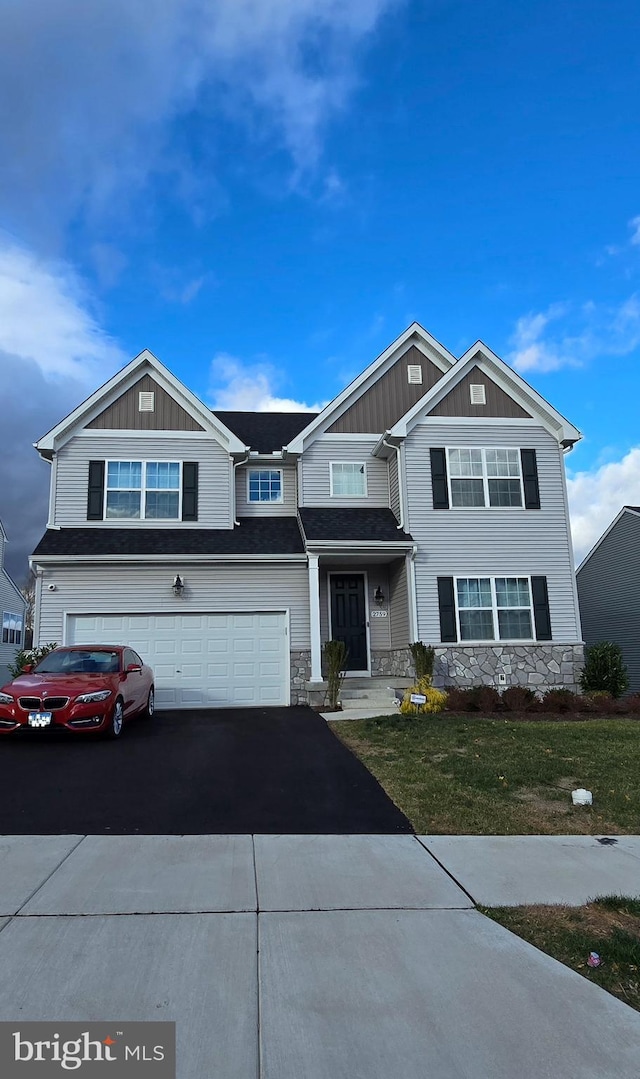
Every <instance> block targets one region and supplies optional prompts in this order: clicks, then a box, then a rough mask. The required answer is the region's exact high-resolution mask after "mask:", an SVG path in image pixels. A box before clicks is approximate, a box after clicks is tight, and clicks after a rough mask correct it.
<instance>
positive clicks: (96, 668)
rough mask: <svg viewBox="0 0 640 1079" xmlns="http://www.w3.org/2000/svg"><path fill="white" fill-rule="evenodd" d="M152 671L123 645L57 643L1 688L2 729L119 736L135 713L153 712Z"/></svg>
mask: <svg viewBox="0 0 640 1079" xmlns="http://www.w3.org/2000/svg"><path fill="white" fill-rule="evenodd" d="M153 709H154V690H153V671H152V670H151V668H150V667H147V665H146V663H143V662H142V660H141V659H140V656H139V655H138V653H137V652H134V651H133V649H132V648H127V647H125V646H124V645H113V646H112V645H102V644H96V645H93V644H90V645H80V644H78V645H73V646H71V647H69V648H55V649H54V650H53V652H50V653H49V655H48V656H45V658H44V659H42V660H40V662H39V663H38V664H37V665H36V666H35V667H25V668H24V672H23V673H22V674H21V675H19V677H18V678H16V679H15V680H14V681H13V682H10V683H9V684H8V685H6V686H3V687H2V689H0V734H11V733H13V732H15V731H23V730H25V729H28V728H32V729H38V730H42V729H47V728H48V729H49V730H67V731H73V732H74V733H78V734H79V733H82V734H86V733H89V732H91V733H95V732H100V733H103V734H106V735H108V736H109V737H111V738H118V737H119V736H120V734H121V733H122V727H123V724H124V723H125V722H126V720H128V719H129V718H130V717H131V716H134V715H144V716H147V717H149V718H150V717H151V716H152V715H153Z"/></svg>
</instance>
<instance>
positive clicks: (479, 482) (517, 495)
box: [447, 448, 523, 506]
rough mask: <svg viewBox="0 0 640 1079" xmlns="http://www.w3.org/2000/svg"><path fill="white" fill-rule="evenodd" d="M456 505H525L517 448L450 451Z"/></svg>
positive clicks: (448, 455)
mask: <svg viewBox="0 0 640 1079" xmlns="http://www.w3.org/2000/svg"><path fill="white" fill-rule="evenodd" d="M447 457H448V463H449V469H448V471H449V485H450V491H451V505H452V506H522V505H523V493H522V466H521V459H520V451H519V450H517V449H475V448H473V449H471V448H468V449H467V448H464V449H462V448H461V449H448V450H447Z"/></svg>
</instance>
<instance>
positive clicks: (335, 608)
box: [330, 573, 369, 671]
mask: <svg viewBox="0 0 640 1079" xmlns="http://www.w3.org/2000/svg"><path fill="white" fill-rule="evenodd" d="M330 580H331V636H332V638H333V640H334V641H344V643H345V644H346V646H347V662H346V670H348V671H366V670H367V669H368V667H369V663H368V656H367V618H366V610H365V603H364V575H363V574H362V573H349V574H347V573H345V574H333V575H332V576H331V578H330Z"/></svg>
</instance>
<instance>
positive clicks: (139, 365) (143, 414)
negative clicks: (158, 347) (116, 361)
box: [35, 349, 246, 459]
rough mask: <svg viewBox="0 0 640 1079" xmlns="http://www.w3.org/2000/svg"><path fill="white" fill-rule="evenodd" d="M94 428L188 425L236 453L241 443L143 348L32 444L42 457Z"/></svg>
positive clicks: (159, 428) (181, 427) (177, 428)
mask: <svg viewBox="0 0 640 1079" xmlns="http://www.w3.org/2000/svg"><path fill="white" fill-rule="evenodd" d="M151 395H153V396H151ZM127 424H131V426H127ZM110 425H113V426H110ZM96 429H97V430H115V431H118V432H119V433H122V432H124V431H132V432H139V431H189V432H193V433H199V434H202V435H209V436H210V437H212V438H215V439H216V440H217V441H218V442H219V443H220V444H221V445H222V446H223V448H224V449H225V450H226V451H227V452H228V453H230V454H241V453H244V452H245V449H246V447H245V446H244V444H243V443H242V442H241V441H240V439H239V438H238V437H237V436H236V435H235V434H234V433H233V432H232V431H230V430H229V429H228V428H227V427H226V426H225V425H224V424H223V423H222V422H221V421H220V420H219V419H218V418H217V417H216V416H215V415H214V414H213V413H212V412H211V410H210V409H208V408H207V407H206V406H205V405H204V404H203V402H202V401H200V399H199V398H198V397H196V396H195V394H193V393H192V392H191V390H189V389H187V387H186V386H185V385H184V383H182V382H180V380H179V379H177V378H176V377H175V375H172V374H171V372H170V371H169V370H168V369H167V368H166V367H165V366H164V364H162V363H161V362H160V360H158V359H157V358H156V357H155V356H154V355H153V353H151V352H149V351H148V350H147V349H145V351H144V352H141V353H140V355H139V356H136V357H135V358H134V359H133V360H132V361H131V363H129V364H127V365H126V367H123V368H122V370H120V371H118V372H117V373H116V374H115V375H114V376H113V377H112V378H111V379H109V381H108V382H106V383H105V384H104V385H103V386H101V387H100V388H99V389H97V390H96V391H95V393H93V394H91V396H90V397H88V398H87V399H86V400H85V401H83V402H82V404H80V405H79V406H78V407H77V408H76V409H74V411H73V412H71V413H70V414H69V415H68V416H66V417H65V419H63V420H62V421H61V422H60V423H59V424H57V425H56V426H55V427H54V428H52V430H51V431H48V432H47V434H46V435H44V436H43V437H42V438H41V439H39V441H38V442H36V443H35V446H36V449H37V450H38V452H39V453H40V454H41V455H42V456H43V457H45V458H48V459H51V458H52V456H53V454H54V453H55V452H57V451H58V450H59V449H60V448H61V447H62V446H64V445H65V444H66V443H67V442H68V441H69V439H71V438H73V437H74V435H76V434H78V433H79V432H80V431H83V430H89V431H90V430H96Z"/></svg>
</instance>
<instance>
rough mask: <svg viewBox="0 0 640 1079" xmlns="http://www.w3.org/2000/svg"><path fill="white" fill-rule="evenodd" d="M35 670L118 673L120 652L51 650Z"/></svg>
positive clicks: (38, 671) (61, 672) (45, 672)
mask: <svg viewBox="0 0 640 1079" xmlns="http://www.w3.org/2000/svg"><path fill="white" fill-rule="evenodd" d="M34 670H35V671H36V672H37V673H38V674H117V673H118V671H119V670H120V653H119V652H106V651H97V650H96V651H91V649H79V648H74V649H69V650H68V651H60V652H50V653H49V655H48V656H45V658H44V659H42V660H40V663H38V664H37V666H36V667H34Z"/></svg>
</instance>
